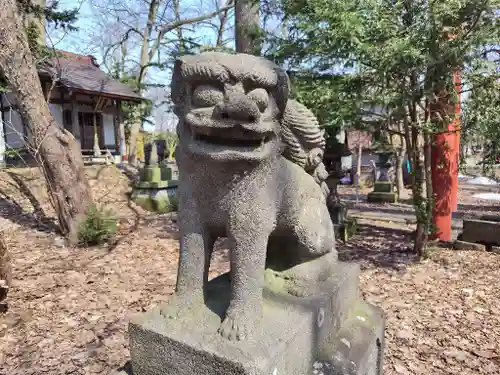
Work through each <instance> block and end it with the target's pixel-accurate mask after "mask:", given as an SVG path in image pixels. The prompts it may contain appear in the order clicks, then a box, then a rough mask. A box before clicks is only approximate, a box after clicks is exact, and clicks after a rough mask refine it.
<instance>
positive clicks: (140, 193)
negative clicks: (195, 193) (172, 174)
mask: <svg viewBox="0 0 500 375" xmlns="http://www.w3.org/2000/svg"><path fill="white" fill-rule="evenodd" d="M131 198H132V200H133V201H134V202H135V203H136V204H137V205H138V206H139V207H142V208H143V209H145V210H147V211H151V212H158V213H166V212H173V211H177V207H178V200H177V188H176V187H172V188H166V189H134V190H133V191H132V196H131Z"/></svg>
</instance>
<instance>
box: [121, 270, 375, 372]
mask: <svg viewBox="0 0 500 375" xmlns="http://www.w3.org/2000/svg"><path fill="white" fill-rule="evenodd" d="M358 275H359V269H358V267H357V266H354V265H350V264H342V263H341V264H340V265H339V268H338V270H337V272H335V274H334V275H333V276H332V277H330V278H329V279H328V280H326V281H324V282H322V283H321V285H318V289H317V293H316V294H315V295H314V296H313V297H293V296H290V295H288V294H285V293H280V292H278V291H276V288H275V287H274V288H269V289H267V288H266V290H265V291H264V299H265V303H264V319H263V321H262V325H261V328H260V329H259V330H257V332H255V334H254V336H253V338H252V339H251V340H249V341H240V342H233V341H229V340H226V339H224V338H222V337H220V336H219V335H218V333H217V329H218V327H219V324H220V322H221V317H222V316H223V313H224V311H225V309H226V308H227V304H228V301H229V279H228V275H223V276H221V277H219V278H217V279H215V280H212V281H211V282H210V283H209V291H208V299H207V303H206V304H207V306H206V307H202V308H200V309H197V311H196V312H191V313H188V314H186V315H184V316H182V317H181V318H177V319H167V318H165V317H163V316H161V315H160V310H161V307H157V308H155V309H153V310H152V311H150V312H147V313H145V314H141V315H139V316H137V317H136V318H134V319H133V320H132V321H131V323H130V325H129V336H130V352H131V357H132V369H133V374H134V375H174V374H175V375H195V374H196V375H199V374H203V375H236V374H238V375H244V374H245V375H306V374H307V375H308V374H313V371H314V368H315V367H314V366H318V361H321V360H323V361H329V362H328V363H329V364H331V365H332V366H333V367H334V368H335V369H339V368H340V367H339V366H343V364H346V366H347V362H349V363H350V362H351V361H358V363H357V364H356V366H358V368H359V369H360V371H364V370H363V369H372V368H378V367H377V366H379V365H377V364H376V363H379V362H380V361H381V360H380V359H379V357H380V354H376V355H374V354H373V353H374V351H375V350H378V351H377V353H380V352H381V350H379V349H376V348H378V347H379V346H380V345H379V344H377V342H379V343H381V342H382V341H381V340H382V339H381V337H382V338H383V318H375V317H374V316H375V315H374V313H373V311H375V310H374V309H373V308H372V307H371V306H369V305H367V304H364V303H362V302H360V301H359V299H358V294H359V293H358ZM271 290H274V291H271ZM173 301H174V302H175V299H174V300H173ZM380 319H382V320H380ZM371 332H374V333H373V335H375V336H376V337H377V340H379V341H377V342H375V341H376V340H375V339H373V337H372V336H373V335H372V334H371ZM380 332H382V334H380ZM365 337H366V340H365V339H364V338H365ZM345 340H348V341H349V340H350V341H349V343H348V344H347V346H348V348H347V349H346V348H344V347H343V346H342V345H344V343H345ZM374 340H375V341H374ZM377 345H379V346H377ZM341 352H342V353H344V354H342V355H344V357H345V361H343V360H341V361H340V362H335V361H336V360H337V357H338V355H340V354H339V353H341ZM344 357H342V358H344ZM339 358H340V357H339ZM346 361H347V362H346ZM374 363H375V364H374ZM349 366H351V365H349ZM379 367H380V366H379ZM339 371H340V370H339ZM367 371H368V370H367ZM333 373H341V372H332V374H333ZM353 374H354V373H353ZM355 374H360V375H361V374H362V375H365V374H370V375H371V374H377V375H379V374H381V373H380V372H366V371H365V372H356V373H355Z"/></svg>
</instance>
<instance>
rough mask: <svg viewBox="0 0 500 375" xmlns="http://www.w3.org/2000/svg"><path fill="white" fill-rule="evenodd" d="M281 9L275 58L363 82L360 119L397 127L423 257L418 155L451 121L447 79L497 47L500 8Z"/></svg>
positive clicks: (301, 1)
mask: <svg viewBox="0 0 500 375" xmlns="http://www.w3.org/2000/svg"><path fill="white" fill-rule="evenodd" d="M281 5H282V8H283V14H284V15H285V19H286V21H287V25H289V26H288V32H287V36H288V37H287V38H286V39H282V40H278V41H277V48H275V51H274V54H275V55H277V56H281V57H283V58H285V59H286V60H287V61H288V63H289V64H290V65H291V66H293V67H294V68H295V69H301V70H309V71H311V70H312V71H314V72H315V73H316V74H318V73H332V70H333V69H336V70H341V71H344V72H348V71H351V74H354V75H355V76H357V77H358V79H359V81H360V82H362V86H361V87H362V90H361V91H360V92H361V94H362V96H361V97H360V98H358V99H359V102H358V106H360V107H362V108H364V109H368V111H366V112H371V111H370V109H371V108H373V109H375V108H385V110H384V111H373V112H375V113H374V115H376V116H379V117H381V119H383V120H384V121H381V123H382V124H390V123H391V122H393V121H400V122H401V123H402V124H403V131H402V132H398V131H397V130H394V129H391V130H392V131H393V133H396V134H398V133H399V134H400V135H402V136H403V137H404V138H405V141H406V145H407V152H408V156H409V159H410V161H411V164H412V170H413V173H414V174H413V185H412V192H413V201H414V205H415V209H416V212H417V236H416V240H415V244H414V250H415V252H417V253H418V254H423V251H424V249H425V244H426V240H427V234H428V233H429V231H430V230H431V226H430V218H431V217H430V212H431V208H432V195H431V194H432V191H430V190H429V187H430V186H431V185H430V175H429V174H427V175H426V172H430V168H428V167H427V168H426V165H425V162H427V165H429V164H430V154H429V152H424V151H425V150H427V151H428V150H429V148H430V143H431V139H432V135H433V134H434V133H435V132H439V131H442V130H444V129H447V125H448V123H450V122H452V121H453V114H452V113H450V107H452V106H450V104H451V103H450V101H453V100H452V99H451V100H450V96H451V95H452V94H451V93H452V92H453V90H454V87H453V84H452V80H451V76H452V73H453V72H454V71H457V70H459V71H465V70H466V69H467V68H469V67H470V66H472V65H476V64H479V65H481V64H482V63H483V62H484V60H485V55H486V52H487V51H488V50H490V49H491V47H490V46H492V45H498V44H500V39H499V33H500V28H499V27H498V8H499V1H498V0H465V1H456V0H445V1H441V2H429V1H427V0H417V1H413V0H411V1H410V0H347V1H346V0H328V1H326V0H307V1H305V0H286V1H282V2H281ZM464 81H466V77H465V78H464ZM325 86H326V85H323V87H325ZM323 87H322V86H321V85H318V86H317V90H318V91H321V89H322V88H323ZM326 87H328V86H326ZM443 101H444V102H446V101H448V103H447V104H446V105H442V103H443ZM424 146H425V147H424ZM426 188H427V194H428V195H426V193H425V191H426ZM429 198H431V199H429Z"/></svg>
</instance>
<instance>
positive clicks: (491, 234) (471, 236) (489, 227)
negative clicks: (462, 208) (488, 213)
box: [461, 219, 500, 246]
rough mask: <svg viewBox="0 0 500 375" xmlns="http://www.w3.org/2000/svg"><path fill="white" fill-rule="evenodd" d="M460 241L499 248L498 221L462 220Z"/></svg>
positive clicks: (499, 230) (499, 232)
mask: <svg viewBox="0 0 500 375" xmlns="http://www.w3.org/2000/svg"><path fill="white" fill-rule="evenodd" d="M461 240H463V241H466V242H478V243H479V242H480V243H484V244H488V245H493V246H500V221H487V220H473V219H464V225H463V231H462V237H461Z"/></svg>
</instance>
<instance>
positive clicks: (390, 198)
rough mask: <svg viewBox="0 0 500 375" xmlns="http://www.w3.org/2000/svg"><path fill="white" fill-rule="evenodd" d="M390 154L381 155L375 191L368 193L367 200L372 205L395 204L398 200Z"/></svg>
mask: <svg viewBox="0 0 500 375" xmlns="http://www.w3.org/2000/svg"><path fill="white" fill-rule="evenodd" d="M390 157H391V154H390V153H381V154H380V155H379V162H378V163H377V164H378V165H377V166H378V169H379V171H378V173H376V175H378V176H377V180H376V181H375V185H374V187H373V191H372V192H370V193H368V197H367V200H368V202H370V203H378V202H381V203H395V202H397V200H398V196H397V194H396V193H395V192H394V183H393V178H392V164H391V161H390Z"/></svg>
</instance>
